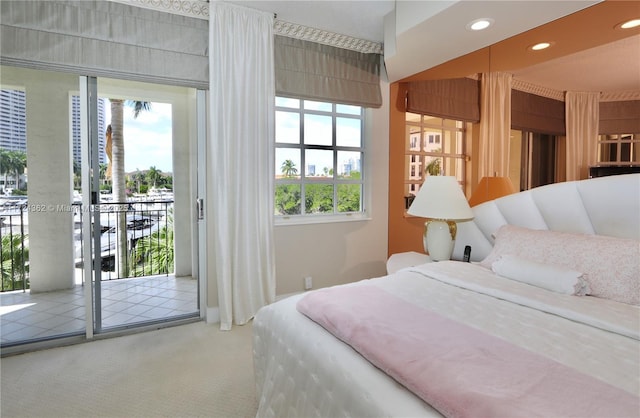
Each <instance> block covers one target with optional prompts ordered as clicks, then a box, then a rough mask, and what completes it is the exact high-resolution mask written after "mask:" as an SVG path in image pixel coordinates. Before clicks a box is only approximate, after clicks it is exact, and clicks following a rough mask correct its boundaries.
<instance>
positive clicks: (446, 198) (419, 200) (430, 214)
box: [407, 176, 473, 221]
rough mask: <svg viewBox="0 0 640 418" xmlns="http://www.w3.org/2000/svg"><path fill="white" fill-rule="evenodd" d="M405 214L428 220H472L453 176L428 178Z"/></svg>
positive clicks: (471, 215)
mask: <svg viewBox="0 0 640 418" xmlns="http://www.w3.org/2000/svg"><path fill="white" fill-rule="evenodd" d="M407 213H408V214H409V215H414V216H420V217H422V218H430V219H446V220H457V221H462V220H469V219H473V211H472V210H471V208H470V207H469V203H468V202H467V198H466V197H465V196H464V193H462V189H461V188H460V185H459V184H458V180H457V179H456V178H455V177H453V176H428V177H427V179H426V180H425V181H424V183H423V184H422V187H421V188H420V190H419V191H418V195H417V196H416V198H415V199H414V200H413V202H412V203H411V206H410V207H409V210H408V211H407Z"/></svg>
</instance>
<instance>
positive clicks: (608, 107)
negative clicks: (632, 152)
mask: <svg viewBox="0 0 640 418" xmlns="http://www.w3.org/2000/svg"><path fill="white" fill-rule="evenodd" d="M598 130H599V133H601V134H637V133H640V100H628V101H622V102H600V125H599V129H598Z"/></svg>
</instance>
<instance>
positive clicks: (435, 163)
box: [424, 158, 442, 176]
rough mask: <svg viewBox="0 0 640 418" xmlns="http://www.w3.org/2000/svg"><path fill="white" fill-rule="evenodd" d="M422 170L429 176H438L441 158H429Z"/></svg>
mask: <svg viewBox="0 0 640 418" xmlns="http://www.w3.org/2000/svg"><path fill="white" fill-rule="evenodd" d="M424 171H425V173H426V174H429V175H431V176H439V175H440V173H441V172H442V159H441V158H436V159H434V160H431V162H430V163H429V164H427V166H426V167H425V169H424Z"/></svg>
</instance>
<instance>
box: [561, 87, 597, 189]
mask: <svg viewBox="0 0 640 418" xmlns="http://www.w3.org/2000/svg"><path fill="white" fill-rule="evenodd" d="M564 102H565V112H566V117H565V119H566V121H567V122H566V123H567V178H566V181H572V180H582V179H586V178H588V177H589V166H591V165H594V164H595V163H596V154H597V151H598V121H599V119H600V93H593V92H573V91H568V92H567V93H566V95H565V99H564Z"/></svg>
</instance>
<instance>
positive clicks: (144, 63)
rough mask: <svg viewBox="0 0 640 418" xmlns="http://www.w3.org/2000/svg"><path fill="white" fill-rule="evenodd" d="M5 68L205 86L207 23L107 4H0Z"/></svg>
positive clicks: (4, 0) (11, 1) (39, 1)
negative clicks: (19, 67)
mask: <svg viewBox="0 0 640 418" xmlns="http://www.w3.org/2000/svg"><path fill="white" fill-rule="evenodd" d="M0 7H1V9H0V10H1V12H2V19H1V20H0V28H1V32H0V37H1V41H0V48H1V49H0V50H1V53H2V63H3V64H9V65H16V66H22V67H28V68H35V69H42V70H55V71H66V72H72V73H76V74H82V75H90V76H103V77H111V78H120V79H125V80H136V81H146V82H155V83H162V84H171V85H180V86H189V87H196V88H208V71H209V64H208V25H209V22H208V21H206V20H203V19H196V18H192V17H187V16H181V15H177V14H172V13H164V12H159V11H154V10H149V9H144V8H140V7H134V6H129V5H126V4H122V3H115V2H111V1H89V0H83V1H58V0H56V1H51V0H48V1H47V0H44V1H43V0H33V1H14V0H2V2H0Z"/></svg>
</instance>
